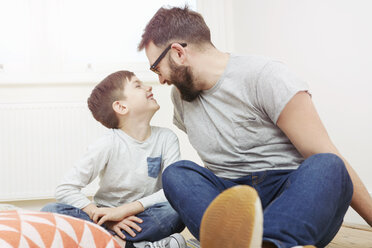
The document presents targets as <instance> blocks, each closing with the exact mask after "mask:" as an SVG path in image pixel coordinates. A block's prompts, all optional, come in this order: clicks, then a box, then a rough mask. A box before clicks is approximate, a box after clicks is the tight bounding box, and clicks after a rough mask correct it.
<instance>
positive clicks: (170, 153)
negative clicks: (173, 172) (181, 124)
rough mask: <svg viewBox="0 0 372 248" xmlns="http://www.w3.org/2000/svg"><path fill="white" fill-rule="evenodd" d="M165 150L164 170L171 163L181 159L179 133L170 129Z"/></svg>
mask: <svg viewBox="0 0 372 248" xmlns="http://www.w3.org/2000/svg"><path fill="white" fill-rule="evenodd" d="M165 142H166V143H165V146H164V151H163V158H164V159H163V171H164V170H165V169H166V168H167V167H168V166H169V165H171V164H173V163H175V162H177V161H179V160H180V159H181V154H180V144H179V141H178V138H177V135H176V134H175V133H174V132H173V131H171V130H169V134H168V135H167V139H166V141H165Z"/></svg>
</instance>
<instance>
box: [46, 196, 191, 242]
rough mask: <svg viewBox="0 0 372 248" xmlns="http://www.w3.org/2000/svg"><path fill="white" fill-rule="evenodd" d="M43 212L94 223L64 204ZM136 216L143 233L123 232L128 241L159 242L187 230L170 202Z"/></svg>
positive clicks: (81, 211)
mask: <svg viewBox="0 0 372 248" xmlns="http://www.w3.org/2000/svg"><path fill="white" fill-rule="evenodd" d="M41 211H43V212H52V213H58V214H64V215H69V216H72V217H76V218H79V219H83V220H86V221H90V222H93V220H91V219H90V218H89V215H88V214H87V213H85V212H84V211H83V210H81V209H79V208H76V207H73V206H71V205H66V204H62V203H50V204H48V205H46V206H45V207H43V209H41ZM136 216H137V217H138V218H140V219H142V220H143V222H142V223H139V224H138V223H137V224H138V225H139V226H140V227H141V229H142V231H141V232H137V231H136V230H133V231H134V232H135V233H136V236H135V237H132V236H130V234H128V233H127V232H126V231H123V233H124V235H125V237H126V240H127V241H131V242H140V241H151V242H153V241H158V240H160V239H163V238H165V237H168V236H169V235H171V234H173V233H177V232H181V231H182V230H183V229H184V228H185V226H184V224H183V223H182V221H181V219H180V217H179V215H178V214H177V212H176V211H175V210H174V209H173V208H172V207H171V206H170V204H169V203H168V202H162V203H158V204H155V205H153V206H151V207H149V208H147V209H146V210H145V211H144V212H142V213H139V214H137V215H136ZM102 227H104V228H106V226H105V224H103V225H102ZM106 229H107V228H106ZM107 230H108V231H109V232H110V233H111V234H113V235H115V232H113V231H111V230H109V229H107Z"/></svg>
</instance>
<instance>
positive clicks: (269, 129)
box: [172, 55, 308, 179]
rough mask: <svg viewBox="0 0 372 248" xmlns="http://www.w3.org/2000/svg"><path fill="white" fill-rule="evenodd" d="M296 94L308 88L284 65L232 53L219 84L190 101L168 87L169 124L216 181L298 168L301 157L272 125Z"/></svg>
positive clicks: (261, 58) (276, 127) (265, 59)
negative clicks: (183, 136)
mask: <svg viewBox="0 0 372 248" xmlns="http://www.w3.org/2000/svg"><path fill="white" fill-rule="evenodd" d="M299 91H308V86H307V84H306V83H304V82H303V81H301V80H299V79H298V78H296V77H295V76H294V75H293V74H292V73H291V72H290V71H289V70H288V69H287V67H286V66H285V65H283V64H282V63H280V62H277V61H273V60H269V59H267V58H263V57H258V56H235V55H230V59H229V62H228V64H227V67H226V69H225V72H224V73H223V75H222V76H221V78H220V80H219V81H218V82H217V83H216V84H215V86H213V87H212V88H211V89H209V90H206V91H203V92H202V93H201V94H200V96H198V98H197V99H195V100H194V101H192V102H187V101H183V100H182V99H181V97H180V93H179V91H178V90H177V89H176V88H173V89H172V101H173V104H174V118H173V122H174V124H175V125H176V126H177V127H179V128H180V129H181V130H183V131H184V132H185V133H187V135H188V138H189V140H190V143H191V145H192V146H193V147H194V148H195V150H196V151H197V152H198V154H199V156H200V158H201V159H202V160H203V162H204V165H205V167H206V168H208V169H210V170H211V171H212V172H214V173H215V174H216V175H217V176H219V177H222V178H228V179H235V178H239V177H243V176H246V175H247V174H248V173H250V172H256V171H264V170H273V169H296V168H297V167H298V166H299V164H300V163H301V162H302V161H303V160H304V159H303V157H302V156H301V155H300V154H299V152H298V151H297V150H296V148H295V147H294V146H293V144H292V143H291V142H290V141H289V139H288V138H287V136H286V135H285V134H284V133H283V132H282V131H281V130H280V129H279V128H278V126H277V125H276V122H277V120H278V118H279V115H280V113H281V111H282V110H283V108H284V107H285V105H286V104H287V103H288V102H289V100H290V99H291V98H292V97H293V96H294V95H295V94H296V93H298V92H299Z"/></svg>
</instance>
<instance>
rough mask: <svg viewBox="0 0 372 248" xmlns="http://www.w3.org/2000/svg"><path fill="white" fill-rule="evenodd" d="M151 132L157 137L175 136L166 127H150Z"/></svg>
mask: <svg viewBox="0 0 372 248" xmlns="http://www.w3.org/2000/svg"><path fill="white" fill-rule="evenodd" d="M151 131H152V132H153V133H154V134H156V135H159V136H175V137H177V135H176V134H175V133H174V132H173V131H172V130H171V129H169V128H167V127H158V126H151Z"/></svg>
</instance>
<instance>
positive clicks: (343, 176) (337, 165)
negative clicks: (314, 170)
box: [313, 153, 353, 199]
mask: <svg viewBox="0 0 372 248" xmlns="http://www.w3.org/2000/svg"><path fill="white" fill-rule="evenodd" d="M313 157H314V159H317V160H318V161H319V162H318V163H317V164H318V165H319V166H321V167H322V168H319V169H321V171H322V173H324V174H323V175H324V176H327V175H328V177H329V178H332V179H333V180H335V181H336V182H338V183H340V184H341V187H343V188H344V191H345V197H347V198H350V199H351V197H352V194H353V183H352V181H351V178H350V176H349V172H348V171H347V168H346V165H345V163H344V161H343V160H342V159H341V158H340V157H339V156H337V155H336V154H333V153H320V154H316V155H314V156H313Z"/></svg>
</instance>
